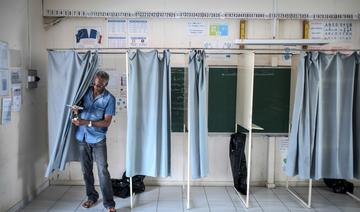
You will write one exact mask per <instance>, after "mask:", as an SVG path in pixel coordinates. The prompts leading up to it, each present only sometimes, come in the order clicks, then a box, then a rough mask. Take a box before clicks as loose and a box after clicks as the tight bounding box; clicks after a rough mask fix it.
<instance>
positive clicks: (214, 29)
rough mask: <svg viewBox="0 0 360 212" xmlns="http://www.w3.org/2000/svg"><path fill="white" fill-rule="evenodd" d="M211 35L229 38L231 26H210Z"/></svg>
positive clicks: (224, 24)
mask: <svg viewBox="0 0 360 212" xmlns="http://www.w3.org/2000/svg"><path fill="white" fill-rule="evenodd" d="M209 35H210V36H228V35H229V25H228V24H226V23H223V24H210V26H209Z"/></svg>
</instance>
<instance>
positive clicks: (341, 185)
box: [324, 178, 354, 194]
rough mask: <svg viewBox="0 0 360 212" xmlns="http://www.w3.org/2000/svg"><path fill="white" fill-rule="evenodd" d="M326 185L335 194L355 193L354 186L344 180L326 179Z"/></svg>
mask: <svg viewBox="0 0 360 212" xmlns="http://www.w3.org/2000/svg"><path fill="white" fill-rule="evenodd" d="M324 183H325V184H326V185H327V186H328V187H329V188H331V189H332V190H333V191H334V192H335V193H341V194H345V193H346V192H350V193H353V192H354V184H352V183H350V182H348V181H346V180H343V179H329V178H324Z"/></svg>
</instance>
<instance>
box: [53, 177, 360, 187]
mask: <svg viewBox="0 0 360 212" xmlns="http://www.w3.org/2000/svg"><path fill="white" fill-rule="evenodd" d="M351 182H352V183H354V186H360V181H358V180H356V181H351ZM144 183H145V185H148V186H182V185H186V184H187V181H180V180H158V179H156V178H148V179H146V178H145V181H144ZM312 184H313V186H325V184H324V183H323V181H322V180H313V183H312ZM50 185H74V186H78V185H85V183H84V181H83V180H56V181H55V180H52V181H50ZM95 185H97V186H98V185H99V183H98V182H95ZM190 185H191V186H233V182H232V181H227V180H223V181H221V180H217V181H215V180H192V181H191V182H190ZM250 185H251V186H264V187H266V185H267V182H266V181H252V182H251V184H250ZM289 185H290V186H295V187H296V186H299V187H306V186H308V185H309V181H307V180H306V181H289ZM275 186H279V187H284V186H286V181H275Z"/></svg>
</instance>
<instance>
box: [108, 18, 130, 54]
mask: <svg viewBox="0 0 360 212" xmlns="http://www.w3.org/2000/svg"><path fill="white" fill-rule="evenodd" d="M107 33H108V48H126V47H127V21H126V20H125V19H109V20H108V22H107Z"/></svg>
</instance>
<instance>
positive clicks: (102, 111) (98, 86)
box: [72, 71, 116, 212]
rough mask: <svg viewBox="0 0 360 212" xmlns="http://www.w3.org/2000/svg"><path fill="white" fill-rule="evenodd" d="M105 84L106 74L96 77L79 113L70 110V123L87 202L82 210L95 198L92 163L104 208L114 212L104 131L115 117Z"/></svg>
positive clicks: (96, 193)
mask: <svg viewBox="0 0 360 212" xmlns="http://www.w3.org/2000/svg"><path fill="white" fill-rule="evenodd" d="M108 82H109V75H108V74H107V73H106V72H104V71H98V72H97V73H96V75H95V80H94V83H93V86H92V87H90V88H89V89H88V91H87V92H86V94H85V96H84V97H83V99H82V106H83V110H81V111H79V107H78V106H73V109H72V110H73V112H74V113H75V114H78V117H79V118H74V119H73V120H72V123H73V124H75V125H76V126H78V128H77V129H76V139H77V140H78V143H79V149H80V162H81V169H82V172H83V176H84V181H85V185H86V195H87V200H86V201H85V202H84V203H83V204H82V206H83V207H84V208H90V207H91V206H93V205H94V204H95V203H96V201H97V200H98V198H99V194H98V192H97V191H96V190H95V186H94V175H93V162H94V161H95V162H96V165H97V169H98V176H99V181H100V188H101V192H102V195H103V204H104V207H105V208H106V209H107V210H108V211H109V212H114V211H116V210H115V202H114V198H113V190H112V184H111V179H110V174H109V171H108V164H107V152H106V131H107V128H108V127H109V125H110V124H111V119H112V116H114V115H115V98H114V96H113V95H112V94H111V93H110V92H109V91H107V90H106V89H105V87H106V85H107V84H108ZM79 112H80V113H79Z"/></svg>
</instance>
